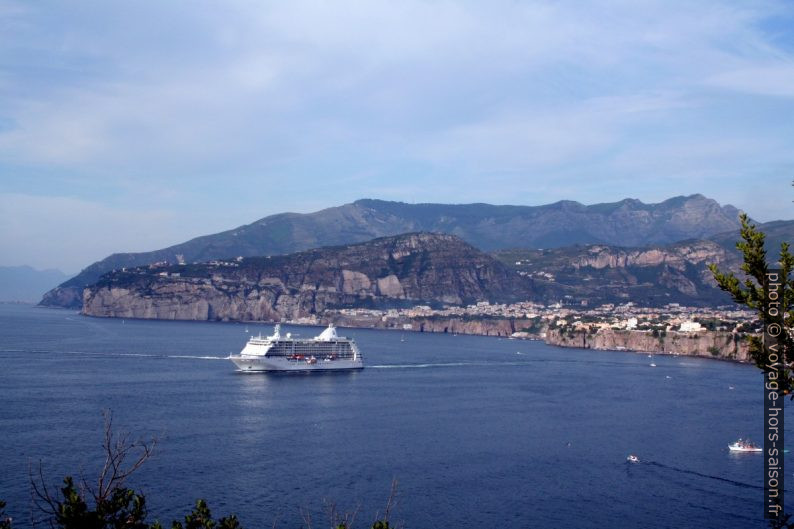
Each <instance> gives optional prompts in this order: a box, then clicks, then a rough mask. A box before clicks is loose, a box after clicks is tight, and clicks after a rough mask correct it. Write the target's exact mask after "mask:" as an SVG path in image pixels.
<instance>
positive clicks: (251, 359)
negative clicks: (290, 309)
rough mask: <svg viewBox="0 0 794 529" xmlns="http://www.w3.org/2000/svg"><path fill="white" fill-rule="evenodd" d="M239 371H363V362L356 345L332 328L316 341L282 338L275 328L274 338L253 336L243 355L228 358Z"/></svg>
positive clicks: (313, 339)
mask: <svg viewBox="0 0 794 529" xmlns="http://www.w3.org/2000/svg"><path fill="white" fill-rule="evenodd" d="M229 360H231V361H232V362H233V363H234V365H236V366H237V369H238V370H239V371H243V372H257V371H329V370H343V369H362V368H363V367H364V359H363V358H362V356H361V353H360V352H359V350H358V346H357V345H356V342H355V341H354V340H353V339H351V338H345V337H343V336H339V335H337V334H336V327H334V326H333V324H331V325H329V326H328V328H327V329H325V330H324V331H323V332H322V333H320V334H319V335H318V336H316V337H314V338H309V339H293V338H292V335H291V334H290V333H287V335H286V336H284V337H282V336H281V326H280V325H276V328H275V329H274V331H273V335H272V336H267V337H262V335H259V336H252V337H251V338H250V339H249V340H248V343H246V344H245V347H244V348H243V350H242V351H240V354H238V355H229Z"/></svg>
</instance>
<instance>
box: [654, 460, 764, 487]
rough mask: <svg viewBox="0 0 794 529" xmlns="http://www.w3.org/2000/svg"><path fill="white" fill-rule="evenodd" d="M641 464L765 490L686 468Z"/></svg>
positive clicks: (660, 464) (659, 464) (655, 463)
mask: <svg viewBox="0 0 794 529" xmlns="http://www.w3.org/2000/svg"><path fill="white" fill-rule="evenodd" d="M641 463H642V464H645V465H651V466H655V467H659V468H664V469H667V470H672V471H675V472H680V473H682V474H690V475H692V476H698V477H701V478H707V479H713V480H717V481H722V482H725V483H730V484H731V485H736V486H737V487H744V488H747V489H758V490H764V487H763V486H761V485H752V484H750V483H742V482H741V481H734V480H732V479H728V478H721V477H720V476H712V475H710V474H703V473H701V472H695V471H694V470H687V469H684V468H676V467H671V466H669V465H665V464H664V463H657V462H656V461H642V462H641Z"/></svg>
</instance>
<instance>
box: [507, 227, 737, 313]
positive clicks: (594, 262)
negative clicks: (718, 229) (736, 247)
mask: <svg viewBox="0 0 794 529" xmlns="http://www.w3.org/2000/svg"><path fill="white" fill-rule="evenodd" d="M496 257H497V258H498V259H500V260H501V261H502V262H504V263H505V264H506V265H508V266H510V267H512V268H514V269H515V270H516V271H518V272H519V273H521V274H524V275H526V276H527V277H531V278H534V279H536V281H537V282H538V287H539V288H540V287H541V286H542V285H549V284H553V285H554V286H555V287H556V289H557V290H558V291H559V290H561V291H563V292H564V293H565V295H566V296H568V299H569V300H571V301H572V302H573V303H574V304H578V303H579V302H581V301H586V302H587V304H590V305H596V304H599V303H623V302H626V301H633V302H635V303H637V304H639V305H643V306H657V305H664V304H666V303H670V302H676V303H682V304H686V305H716V304H730V303H731V300H730V298H729V297H728V296H727V295H726V294H725V293H723V292H722V291H721V290H719V289H718V288H717V287H716V283H715V281H714V279H713V278H712V276H711V272H710V271H709V270H708V269H707V268H706V265H707V264H709V263H715V264H717V265H719V266H720V267H721V268H727V269H733V270H737V271H738V268H739V259H738V256H737V255H736V254H735V253H733V252H729V251H728V250H726V249H725V248H723V247H722V246H720V245H719V244H717V243H715V242H712V241H699V240H695V241H685V242H680V243H676V244H671V245H667V246H654V247H648V248H623V247H617V246H606V245H602V244H596V245H589V246H576V247H566V248H552V249H547V250H505V251H502V252H498V253H497V254H496ZM552 291H554V290H552Z"/></svg>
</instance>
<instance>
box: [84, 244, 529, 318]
mask: <svg viewBox="0 0 794 529" xmlns="http://www.w3.org/2000/svg"><path fill="white" fill-rule="evenodd" d="M531 288H532V284H531V281H529V280H527V279H525V278H521V277H520V276H518V275H517V274H515V272H513V271H512V270H510V269H508V268H507V267H505V266H504V265H502V264H501V263H500V262H498V261H496V260H495V259H493V258H492V257H490V256H489V255H487V254H484V253H482V252H480V251H479V250H477V249H476V248H473V247H472V246H469V245H468V244H466V243H464V242H463V241H461V240H460V239H458V238H457V237H455V236H452V235H440V234H428V233H420V234H409V235H401V236H397V237H387V238H382V239H376V240H374V241H370V242H367V243H363V244H358V245H352V246H345V247H332V248H322V249H318V250H310V251H308V252H301V253H297V254H292V255H288V256H278V257H272V258H264V257H258V258H245V259H243V258H239V259H235V260H232V261H228V262H216V263H208V264H201V265H177V266H160V267H146V268H135V269H132V270H129V271H117V272H112V273H110V274H107V275H106V276H104V277H103V278H102V280H100V281H99V282H98V283H96V284H95V285H92V286H90V287H88V288H86V289H85V291H84V296H83V313H84V314H87V315H91V316H110V317H127V318H157V319H184V320H248V321H256V320H279V319H281V318H298V317H302V316H307V315H310V314H317V313H319V312H322V311H323V310H324V309H326V308H338V307H346V306H380V307H387V306H400V305H406V304H407V305H414V304H417V303H421V302H430V303H439V302H441V303H450V304H461V303H471V302H476V301H512V300H515V299H524V298H526V297H529V296H531V295H532V292H531Z"/></svg>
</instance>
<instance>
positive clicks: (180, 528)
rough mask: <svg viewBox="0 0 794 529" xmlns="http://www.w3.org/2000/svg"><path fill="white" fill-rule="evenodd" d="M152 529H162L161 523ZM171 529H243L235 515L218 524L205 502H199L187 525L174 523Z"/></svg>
mask: <svg viewBox="0 0 794 529" xmlns="http://www.w3.org/2000/svg"><path fill="white" fill-rule="evenodd" d="M151 529H162V527H161V526H160V523H159V522H155V523H154V524H153V525H152V526H151ZM171 529H241V527H240V523H239V522H238V521H237V517H236V516H234V515H231V516H227V517H223V518H221V519H220V520H218V521H217V522H216V521H215V520H213V519H212V512H210V508H209V506H208V505H207V502H206V501H204V500H198V501H197V502H196V507H195V508H194V509H193V512H191V513H190V514H188V515H187V516H185V524H184V525H182V524H181V523H180V522H177V521H174V522H172V523H171Z"/></svg>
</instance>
